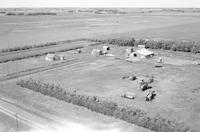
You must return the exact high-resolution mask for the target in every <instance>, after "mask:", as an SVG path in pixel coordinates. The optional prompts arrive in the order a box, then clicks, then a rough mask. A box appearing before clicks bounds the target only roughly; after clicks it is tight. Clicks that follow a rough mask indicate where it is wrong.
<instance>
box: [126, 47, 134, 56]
mask: <svg viewBox="0 0 200 132" xmlns="http://www.w3.org/2000/svg"><path fill="white" fill-rule="evenodd" d="M125 52H126V57H130V55H131V54H132V53H133V52H134V50H133V48H128V49H126V51H125Z"/></svg>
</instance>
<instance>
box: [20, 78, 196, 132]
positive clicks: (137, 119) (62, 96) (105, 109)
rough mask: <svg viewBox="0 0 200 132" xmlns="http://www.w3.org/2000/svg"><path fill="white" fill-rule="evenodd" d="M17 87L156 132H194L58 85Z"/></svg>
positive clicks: (26, 82) (35, 83)
mask: <svg viewBox="0 0 200 132" xmlns="http://www.w3.org/2000/svg"><path fill="white" fill-rule="evenodd" d="M17 85H19V86H21V87H24V88H28V89H31V90H33V91H36V92H40V93H42V94H44V95H48V96H51V97H55V98H57V99H59V100H63V101H66V102H68V103H72V104H75V105H78V106H82V107H85V108H87V109H89V110H91V111H94V112H98V113H102V114H104V115H107V116H113V117H115V118H118V119H121V120H124V121H127V122H129V123H133V124H136V125H138V126H142V127H145V128H148V129H151V130H153V131H156V132H195V131H194V130H192V129H191V128H189V127H186V126H185V124H184V123H178V122H177V121H170V120H168V119H165V118H162V117H161V116H154V117H150V116H148V115H147V114H146V113H145V112H144V111H142V110H139V109H135V108H132V107H127V106H121V105H118V104H117V103H115V102H111V101H108V100H105V99H103V98H100V97H97V96H86V95H80V94H77V93H76V92H68V91H66V90H65V89H64V88H61V87H60V86H59V85H55V84H49V83H44V82H41V81H36V80H33V79H28V80H20V81H18V82H17Z"/></svg>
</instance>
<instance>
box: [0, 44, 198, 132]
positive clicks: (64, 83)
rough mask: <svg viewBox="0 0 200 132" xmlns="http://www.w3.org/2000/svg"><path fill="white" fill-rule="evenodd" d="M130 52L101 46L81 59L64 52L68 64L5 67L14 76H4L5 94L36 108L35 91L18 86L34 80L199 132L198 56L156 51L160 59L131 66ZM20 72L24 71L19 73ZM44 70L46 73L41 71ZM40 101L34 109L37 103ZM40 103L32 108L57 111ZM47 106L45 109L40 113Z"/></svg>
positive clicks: (26, 62)
mask: <svg viewBox="0 0 200 132" xmlns="http://www.w3.org/2000/svg"><path fill="white" fill-rule="evenodd" d="M77 43H79V42H77ZM89 43H90V42H88V44H89ZM105 45H107V46H109V47H110V50H109V51H108V54H104V55H92V54H91V53H92V50H93V49H101V48H102V46H105ZM126 48H127V47H117V46H113V45H109V44H99V45H92V46H86V47H84V48H81V53H77V52H76V51H77V50H76V49H75V50H70V51H66V52H59V53H58V55H59V54H62V55H64V56H65V57H66V58H65V60H63V61H62V60H58V61H52V62H48V61H46V60H45V56H44V55H43V56H39V57H33V58H29V59H23V60H16V61H13V62H12V61H11V62H7V63H1V64H0V67H1V69H7V71H9V75H6V72H7V71H4V73H1V74H2V76H1V81H2V83H1V89H0V90H1V94H2V93H3V94H5V95H6V96H8V97H9V98H10V97H11V98H15V99H17V100H21V102H22V104H24V103H27V102H30V101H31V100H32V99H33V98H34V97H31V98H29V96H28V95H29V94H30V92H29V90H25V89H24V88H20V87H19V86H17V85H16V82H17V81H18V80H20V79H30V78H31V79H34V80H40V81H43V82H50V83H52V84H59V85H60V86H61V87H62V88H64V89H65V90H66V91H70V92H74V91H76V93H78V94H81V95H88V96H98V97H101V98H104V99H106V100H109V101H115V102H117V103H118V104H120V105H122V106H123V105H127V106H130V107H134V108H138V109H141V110H144V111H145V112H146V113H148V114H150V115H156V114H160V115H162V116H163V117H165V118H167V119H174V120H180V121H183V122H185V123H186V124H187V125H189V126H191V127H193V128H198V129H199V122H200V113H199V109H200V107H199V106H200V105H199V102H200V99H199V98H198V97H199V90H200V89H199V84H200V82H199V78H200V75H199V70H200V69H199V66H198V65H196V64H195V63H194V62H195V61H197V60H199V59H200V57H199V56H198V55H196V56H195V55H194V54H188V55H187V57H185V55H184V54H186V53H180V52H172V53H171V52H170V51H162V53H160V51H159V50H151V51H153V52H154V53H156V55H155V56H153V57H152V58H143V59H139V60H137V61H133V62H131V61H127V60H126V56H125V51H126ZM159 57H162V58H163V63H162V67H155V62H156V60H157V59H158V58H159ZM174 60H175V61H174ZM171 62H174V63H171ZM10 63H11V64H12V65H11V64H10ZM16 66H17V67H20V68H21V69H20V68H17V69H16ZM23 66H24V67H23ZM5 67H7V68H5ZM44 67H45V69H44ZM41 68H43V69H42V70H41ZM12 74H14V75H12ZM132 74H133V75H135V76H136V79H135V80H129V79H123V77H124V76H129V75H132ZM8 76H11V77H10V78H9V77H8ZM149 77H153V79H154V81H153V82H152V83H151V84H150V86H151V88H149V89H147V90H145V91H142V90H140V85H139V84H140V81H141V80H142V79H148V78H149ZM4 78H6V79H4ZM18 90H19V91H18ZM24 90H25V91H24ZM152 90H154V91H156V96H155V98H154V99H153V100H152V101H150V102H148V101H146V100H145V97H146V95H147V94H148V92H149V91H152ZM20 91H24V92H20ZM127 92H130V93H134V95H135V97H134V99H128V98H123V97H122V95H123V94H125V93H127ZM16 93H17V94H16ZM26 94H28V95H26ZM31 94H33V92H31ZM25 95H26V96H25ZM21 96H23V98H21ZM35 96H36V95H35ZM43 98H47V97H43V96H41V95H38V98H37V100H43ZM34 99H35V98H34ZM35 101H36V100H34V103H36V102H35ZM34 103H33V104H34ZM38 103H39V102H37V103H36V104H35V105H33V106H32V107H35V109H39V110H42V111H43V112H47V113H48V111H52V110H49V109H48V107H50V105H51V103H50V102H49V101H48V100H46V99H45V100H43V102H40V104H38ZM44 104H45V106H43V107H44V108H42V107H40V106H41V105H44ZM63 105H65V104H63ZM67 105H68V104H66V106H67ZM45 107H47V108H45ZM59 109H60V108H59V107H58V108H55V109H54V110H53V111H59ZM191 111H192V112H191Z"/></svg>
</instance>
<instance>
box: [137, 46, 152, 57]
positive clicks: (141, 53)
mask: <svg viewBox="0 0 200 132" xmlns="http://www.w3.org/2000/svg"><path fill="white" fill-rule="evenodd" d="M136 53H137V54H138V55H139V56H140V57H141V58H150V57H153V56H154V55H155V54H154V52H152V51H149V50H147V49H145V48H141V49H138V50H136Z"/></svg>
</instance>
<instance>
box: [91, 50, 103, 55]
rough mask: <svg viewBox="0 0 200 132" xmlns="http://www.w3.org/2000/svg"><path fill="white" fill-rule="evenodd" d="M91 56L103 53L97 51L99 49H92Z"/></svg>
mask: <svg viewBox="0 0 200 132" xmlns="http://www.w3.org/2000/svg"><path fill="white" fill-rule="evenodd" d="M92 55H103V52H102V50H99V49H93V50H92Z"/></svg>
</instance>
